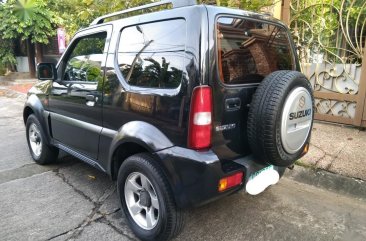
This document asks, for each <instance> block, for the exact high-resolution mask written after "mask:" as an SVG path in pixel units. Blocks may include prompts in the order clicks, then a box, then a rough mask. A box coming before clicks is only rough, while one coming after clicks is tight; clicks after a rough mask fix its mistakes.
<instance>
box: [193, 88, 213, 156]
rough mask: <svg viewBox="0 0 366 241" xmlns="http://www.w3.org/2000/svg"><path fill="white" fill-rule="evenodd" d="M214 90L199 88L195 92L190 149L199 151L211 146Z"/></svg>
mask: <svg viewBox="0 0 366 241" xmlns="http://www.w3.org/2000/svg"><path fill="white" fill-rule="evenodd" d="M211 129H212V89H211V87H209V86H199V87H196V88H195V89H194V90H193V94H192V101H191V110H190V116H189V127H188V147H189V148H192V149H195V150H199V149H205V148H208V147H210V146H211Z"/></svg>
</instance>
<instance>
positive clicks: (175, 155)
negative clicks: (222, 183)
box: [154, 147, 285, 208]
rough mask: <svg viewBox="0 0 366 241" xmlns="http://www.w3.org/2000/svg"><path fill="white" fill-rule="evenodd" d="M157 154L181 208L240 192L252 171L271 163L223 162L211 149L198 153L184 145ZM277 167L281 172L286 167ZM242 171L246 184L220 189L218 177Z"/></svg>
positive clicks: (246, 159)
mask: <svg viewBox="0 0 366 241" xmlns="http://www.w3.org/2000/svg"><path fill="white" fill-rule="evenodd" d="M154 155H155V157H156V158H157V159H159V160H160V161H161V163H162V166H163V167H164V169H165V173H166V175H167V177H168V180H169V182H170V185H171V187H172V190H173V193H174V196H175V200H176V202H177V205H178V206H179V207H181V208H185V207H192V206H200V205H203V204H205V203H208V202H211V201H213V200H216V199H218V198H221V197H224V196H227V195H229V194H231V193H234V192H236V191H239V190H240V189H242V188H243V187H244V185H245V183H246V182H247V181H248V178H249V177H250V175H251V174H252V173H254V172H256V171H258V170H261V169H263V168H265V167H266V166H268V165H262V164H258V163H256V162H254V158H253V157H252V156H247V157H244V158H240V159H237V160H234V161H228V162H221V161H220V160H219V158H218V157H217V156H216V154H215V153H213V152H212V151H211V150H209V151H205V152H198V151H194V150H190V149H186V148H181V147H171V148H168V149H165V150H162V151H159V152H156V153H154ZM275 168H276V169H277V170H278V171H279V173H280V174H281V173H283V172H284V170H285V168H279V167H275ZM239 171H242V172H244V178H243V183H242V184H241V185H239V186H237V187H234V188H232V189H229V190H226V191H224V192H219V191H218V184H219V180H220V179H221V178H223V177H226V176H230V175H231V174H234V173H236V172H239Z"/></svg>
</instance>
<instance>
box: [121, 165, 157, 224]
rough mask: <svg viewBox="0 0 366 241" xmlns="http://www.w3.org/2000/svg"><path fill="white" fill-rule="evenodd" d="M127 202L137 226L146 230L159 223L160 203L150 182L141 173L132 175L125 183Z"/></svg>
mask: <svg viewBox="0 0 366 241" xmlns="http://www.w3.org/2000/svg"><path fill="white" fill-rule="evenodd" d="M124 194H125V200H126V205H127V208H128V211H129V213H130V215H131V217H132V219H133V220H134V221H135V223H136V224H137V225H139V226H140V227H141V228H143V229H145V230H151V229H153V228H154V227H155V226H156V224H157V223H158V220H159V216H160V212H159V201H158V197H157V195H156V192H155V189H154V187H153V185H152V184H151V182H150V180H149V179H148V178H147V177H146V176H145V175H144V174H142V173H140V172H133V173H131V174H130V175H129V176H128V177H127V179H126V182H125V189H124Z"/></svg>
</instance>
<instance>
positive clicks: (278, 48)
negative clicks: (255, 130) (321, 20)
mask: <svg viewBox="0 0 366 241" xmlns="http://www.w3.org/2000/svg"><path fill="white" fill-rule="evenodd" d="M257 17H258V16H257ZM212 21H214V23H213V24H211V25H210V26H214V27H215V29H214V31H212V33H214V36H213V41H214V42H215V48H214V50H213V54H212V55H211V57H212V58H213V59H214V61H215V65H213V68H212V70H211V76H212V78H210V81H211V82H210V85H211V86H213V94H214V116H213V123H214V126H213V143H212V145H213V150H214V151H215V153H216V154H217V155H218V156H219V157H220V159H222V160H232V159H234V158H237V157H239V156H242V155H247V154H250V149H249V145H248V140H247V119H248V112H249V108H250V103H251V99H252V95H253V94H254V92H255V90H256V88H257V86H258V85H259V84H260V82H261V81H262V80H263V79H264V78H265V77H266V76H267V75H269V74H270V73H272V72H274V71H276V70H283V69H289V70H294V69H295V68H296V66H295V64H294V63H295V59H294V57H293V54H292V51H293V49H292V45H291V44H290V43H291V41H290V39H289V36H288V32H287V30H286V28H284V27H283V26H281V25H279V24H275V23H271V22H268V21H264V20H258V19H257V20H253V18H248V17H242V16H233V15H215V17H213V18H212Z"/></svg>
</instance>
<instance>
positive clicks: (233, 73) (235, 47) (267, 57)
mask: <svg viewBox="0 0 366 241" xmlns="http://www.w3.org/2000/svg"><path fill="white" fill-rule="evenodd" d="M216 29H217V34H216V36H217V46H218V48H217V49H218V53H217V54H218V68H219V73H220V79H221V81H222V82H224V83H225V84H250V83H259V82H261V81H262V80H263V78H264V77H266V76H267V75H269V74H270V73H272V72H274V71H276V70H287V69H288V70H293V69H294V58H293V54H292V50H291V45H290V41H289V37H288V35H287V31H286V29H285V28H283V27H280V26H277V25H272V24H268V23H264V22H259V21H255V20H248V19H243V18H234V17H220V18H219V19H218V20H217V28H216Z"/></svg>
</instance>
